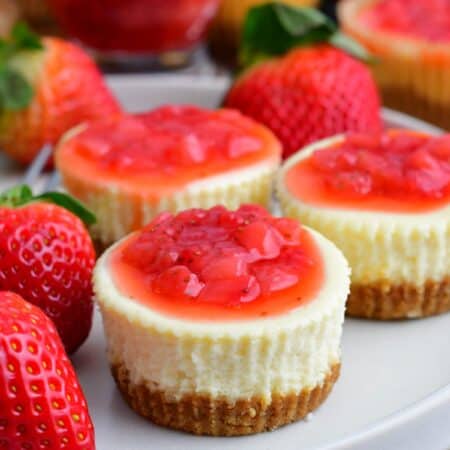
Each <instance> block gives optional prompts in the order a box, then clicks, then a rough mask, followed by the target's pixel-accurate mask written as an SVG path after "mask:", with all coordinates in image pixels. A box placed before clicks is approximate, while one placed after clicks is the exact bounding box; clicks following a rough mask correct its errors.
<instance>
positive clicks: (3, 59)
mask: <svg viewBox="0 0 450 450" xmlns="http://www.w3.org/2000/svg"><path fill="white" fill-rule="evenodd" d="M42 49H43V46H42V43H41V40H40V38H39V36H38V35H36V34H34V33H33V32H32V31H31V30H30V29H29V28H28V27H27V26H26V25H25V24H24V23H21V22H19V23H17V24H16V25H15V27H14V28H13V30H12V32H11V36H9V37H8V38H5V39H0V112H1V111H5V110H6V111H17V110H21V109H24V108H26V107H27V106H28V105H29V104H30V102H31V100H32V99H33V95H34V92H33V88H32V86H31V85H30V83H29V82H28V81H27V79H26V78H25V77H24V76H23V74H22V73H20V71H19V70H17V69H16V68H15V67H13V64H12V63H11V62H12V60H13V59H14V58H15V57H16V56H17V55H18V54H20V53H21V52H29V51H41V50H42Z"/></svg>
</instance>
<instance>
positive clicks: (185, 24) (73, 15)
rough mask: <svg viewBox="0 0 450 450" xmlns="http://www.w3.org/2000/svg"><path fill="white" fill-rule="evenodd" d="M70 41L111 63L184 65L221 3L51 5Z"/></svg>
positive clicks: (77, 1) (98, 0)
mask: <svg viewBox="0 0 450 450" xmlns="http://www.w3.org/2000/svg"><path fill="white" fill-rule="evenodd" d="M48 2H49V4H50V6H51V8H52V10H53V12H54V14H55V17H56V19H57V21H58V22H59V23H60V25H61V27H62V28H63V29H64V30H65V31H66V32H67V33H68V34H69V35H71V36H73V37H74V38H76V39H78V40H79V41H80V42H81V43H83V44H84V45H85V46H86V47H88V48H90V49H92V50H95V51H96V52H98V54H99V55H100V56H101V57H104V58H105V59H106V60H109V61H116V62H117V61H119V62H125V63H132V62H134V61H135V62H143V63H156V64H158V65H169V66H170V65H175V66H176V65H183V64H184V63H185V62H186V61H187V60H188V55H189V53H190V52H191V51H192V50H193V49H194V48H195V47H196V46H197V45H198V44H199V43H200V42H201V40H202V39H203V37H204V36H205V33H206V30H207V27H208V24H209V22H210V21H211V19H212V18H213V16H214V15H215V13H216V11H217V8H218V6H219V2H220V0H48Z"/></svg>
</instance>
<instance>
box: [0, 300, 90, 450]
mask: <svg viewBox="0 0 450 450" xmlns="http://www.w3.org/2000/svg"><path fill="white" fill-rule="evenodd" d="M0 448H1V449H7V450H24V449H29V450H37V449H48V450H62V449H66V450H94V449H95V442H94V428H93V425H92V422H91V418H90V417H89V412H88V409H87V405H86V400H85V398H84V395H83V392H82V390H81V387H80V385H79V383H78V380H77V377H76V375H75V371H74V370H73V367H72V365H71V363H70V361H69V358H68V357H67V355H66V353H65V351H64V347H63V345H62V343H61V340H60V339H59V336H58V333H57V331H56V329H55V326H54V325H53V323H52V322H51V320H50V319H49V318H48V317H46V316H45V314H44V313H43V312H42V311H41V310H40V309H39V308H36V307H35V306H33V305H31V304H30V303H27V302H26V301H25V300H23V299H22V298H21V297H20V296H18V295H17V294H13V293H11V292H0Z"/></svg>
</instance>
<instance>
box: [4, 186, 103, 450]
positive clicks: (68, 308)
mask: <svg viewBox="0 0 450 450" xmlns="http://www.w3.org/2000/svg"><path fill="white" fill-rule="evenodd" d="M77 216H78V217H77ZM83 221H84V223H83ZM93 222H95V217H94V216H93V215H92V214H91V213H90V212H89V211H87V210H86V209H85V208H84V207H83V206H82V205H81V204H80V203H78V202H77V201H76V200H74V199H72V198H71V197H69V196H67V195H65V194H62V193H60V192H50V193H46V194H43V195H40V196H36V197H33V195H32V193H31V190H30V189H29V188H28V187H27V186H19V187H16V188H13V189H11V190H10V191H8V192H6V193H5V194H3V195H1V196H0V290H8V291H13V292H16V293H17V294H20V295H22V296H23V297H24V298H26V299H27V300H28V301H29V302H31V303H33V304H35V305H37V306H39V307H40V308H41V309H42V310H43V311H44V312H45V313H46V314H47V315H48V316H49V317H50V318H51V319H52V320H53V322H54V323H55V325H56V328H57V329H58V332H59V334H60V336H61V339H62V341H63V343H64V346H65V348H66V351H67V352H68V353H72V352H74V351H75V350H76V349H77V348H78V347H79V346H80V345H81V344H82V343H83V342H84V340H85V339H86V338H87V336H88V335H89V332H90V329H91V326H92V313H93V302H92V295H93V294H92V285H91V277H92V270H93V267H94V263H95V251H94V247H93V244H92V241H91V238H90V236H89V233H88V231H87V228H86V226H85V224H86V225H89V224H91V223H93ZM0 448H1V446H0Z"/></svg>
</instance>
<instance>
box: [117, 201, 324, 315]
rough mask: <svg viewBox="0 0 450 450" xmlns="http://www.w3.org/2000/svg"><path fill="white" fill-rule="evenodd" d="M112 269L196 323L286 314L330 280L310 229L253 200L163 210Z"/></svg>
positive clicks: (133, 291)
mask: <svg viewBox="0 0 450 450" xmlns="http://www.w3.org/2000/svg"><path fill="white" fill-rule="evenodd" d="M109 267H110V269H111V271H112V276H113V279H114V282H115V283H116V285H117V287H118V289H119V290H120V291H121V292H122V293H123V294H125V295H127V296H129V297H131V298H134V299H136V300H137V301H139V302H141V303H143V304H145V305H148V306H150V307H151V308H152V309H155V310H157V311H159V312H161V313H165V314H168V315H172V316H177V317H182V318H187V319H196V320H237V319H241V320H243V319H252V318H257V317H262V316H274V315H277V314H281V313H283V312H286V311H289V310H291V309H294V308H296V307H298V306H300V305H302V304H304V303H306V302H308V301H310V300H312V299H313V298H314V296H315V295H316V294H317V292H318V291H319V289H320V288H321V286H322V283H323V278H324V267H323V262H322V257H321V255H320V252H319V250H318V248H317V247H316V244H315V243H314V240H313V239H312V237H311V236H310V234H309V233H308V232H307V231H306V230H305V229H303V228H302V227H301V226H300V225H299V224H298V222H296V221H294V220H291V219H285V218H274V217H272V216H270V215H269V213H267V212H266V211H265V210H264V209H263V208H261V207H259V206H252V205H246V206H242V207H241V208H240V209H239V210H237V211H235V212H230V211H228V210H226V209H225V208H223V207H221V206H217V207H214V208H212V209H210V210H199V209H197V210H195V209H194V210H187V211H184V212H182V213H179V214H178V215H176V216H173V215H171V214H169V213H164V214H162V215H160V216H159V217H158V218H156V219H155V220H154V221H153V222H152V223H150V224H149V225H148V226H147V227H146V228H144V229H143V230H142V231H141V232H138V233H137V234H134V235H132V236H131V237H130V238H128V239H126V240H125V241H124V242H123V243H121V244H120V245H119V246H118V247H117V248H116V249H115V250H114V251H113V253H112V255H111V256H110V260H109Z"/></svg>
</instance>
